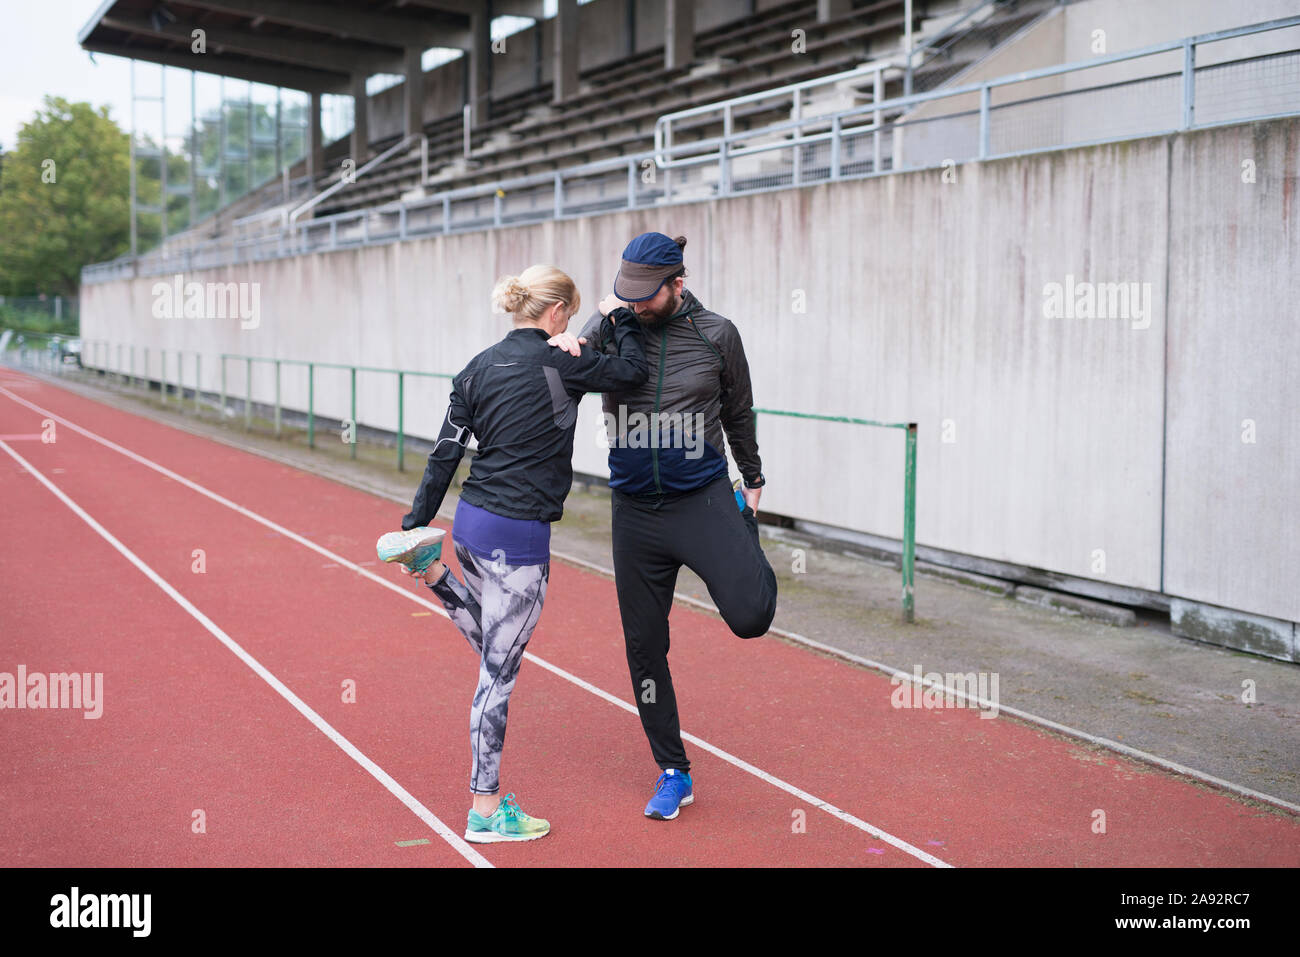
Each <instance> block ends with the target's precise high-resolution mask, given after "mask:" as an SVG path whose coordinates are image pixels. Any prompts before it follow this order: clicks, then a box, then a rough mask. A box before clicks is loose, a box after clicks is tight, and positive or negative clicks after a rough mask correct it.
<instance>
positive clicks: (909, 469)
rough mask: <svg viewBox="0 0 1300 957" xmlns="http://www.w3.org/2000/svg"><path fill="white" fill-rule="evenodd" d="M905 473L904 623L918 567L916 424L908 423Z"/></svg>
mask: <svg viewBox="0 0 1300 957" xmlns="http://www.w3.org/2000/svg"><path fill="white" fill-rule="evenodd" d="M903 467H904V473H903V621H909V622H910V621H912V620H913V618H914V609H913V604H912V576H913V572H914V571H915V566H916V423H915V422H909V423H907V457H906V463H905V464H904V466H903Z"/></svg>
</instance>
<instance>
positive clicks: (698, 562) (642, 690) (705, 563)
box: [613, 476, 776, 771]
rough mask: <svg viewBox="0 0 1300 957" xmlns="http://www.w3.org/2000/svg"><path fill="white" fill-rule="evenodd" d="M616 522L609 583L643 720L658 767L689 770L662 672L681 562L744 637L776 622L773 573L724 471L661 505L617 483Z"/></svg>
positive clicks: (747, 512)
mask: <svg viewBox="0 0 1300 957" xmlns="http://www.w3.org/2000/svg"><path fill="white" fill-rule="evenodd" d="M613 526H614V528H613V532H614V584H615V587H616V588H617V590H618V608H619V613H620V615H621V616H622V619H623V640H624V643H625V644H626V646H627V667H628V671H629V673H630V674H631V678H632V692H633V694H634V695H635V697H636V703H637V708H638V710H639V711H640V713H641V726H642V727H643V728H644V729H645V734H646V737H647V738H648V739H649V740H650V750H651V752H652V753H653V755H654V759H655V763H656V764H658V765H659V767H660V768H662V769H664V770H667V769H668V768H678V769H680V770H683V771H689V770H690V761H688V760H687V759H686V751H685V749H684V748H683V747H682V736H681V723H680V721H679V720H678V716H677V698H676V696H675V695H674V693H673V680H672V676H671V675H670V674H669V671H668V611H669V609H670V608H671V607H672V603H673V589H674V587H675V586H676V584H677V571H678V569H680V568H681V567H682V566H683V565H685V566H686V567H687V568H689V569H691V571H693V572H695V574H697V575H699V576H700V578H701V579H703V581H704V583H705V585H707V586H708V589H709V596H710V597H711V598H712V599H713V603H714V604H715V605H717V606H718V611H720V612H721V613H722V617H723V620H725V621H726V623H727V625H728V627H730V628H731V630H732V631H733V632H735V633H736V634H737V635H738V636H739V637H741V638H757V637H759V636H760V635H763V634H765V633H766V632H767V629H768V627H769V626H770V625H771V624H772V616H773V615H775V614H776V574H775V573H774V572H773V571H772V566H771V565H770V564H769V563H768V561H767V556H765V555H764V554H763V549H762V547H761V546H760V545H759V539H758V521H757V519H755V518H754V513H753V512H752V511H751V510H750V509H749V508H748V507H746V508H745V510H744V511H743V512H741V511H740V510H738V509H737V508H736V499H735V495H734V493H733V492H732V490H731V485H730V483H729V482H728V481H727V478H726V476H722V477H719V478H718V479H717V480H716V481H714V482H711V483H710V484H709V485H706V486H705V487H704V488H702V489H699V490H698V491H695V492H689V493H686V494H685V495H678V496H674V497H666V498H664V499H663V500H662V501H659V502H658V503H657V505H656V503H655V502H645V501H642V500H639V499H634V498H631V497H630V496H627V495H624V494H622V493H621V492H617V491H615V492H613Z"/></svg>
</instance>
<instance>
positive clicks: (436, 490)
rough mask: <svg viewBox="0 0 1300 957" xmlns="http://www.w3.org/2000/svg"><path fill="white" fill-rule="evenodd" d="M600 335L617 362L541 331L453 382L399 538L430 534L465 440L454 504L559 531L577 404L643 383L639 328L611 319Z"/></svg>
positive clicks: (626, 313) (519, 333)
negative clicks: (573, 350)
mask: <svg viewBox="0 0 1300 957" xmlns="http://www.w3.org/2000/svg"><path fill="white" fill-rule="evenodd" d="M612 316H613V318H614V319H615V320H617V321H616V322H614V321H611V320H609V319H606V320H605V322H604V323H603V329H602V334H603V336H604V337H605V339H606V340H607V341H609V342H611V343H612V344H613V346H612V348H614V349H616V350H617V352H616V354H605V353H603V352H598V351H596V350H594V349H592V348H591V347H590V346H584V347H583V349H582V355H581V356H572V355H570V354H569V353H567V352H565V351H564V350H563V349H557V348H555V347H553V346H548V345H547V344H546V340H547V338H548V337H547V334H546V333H545V332H544V331H542V330H541V329H536V328H532V327H524V328H520V329H514V330H512V331H511V332H510V333H509V334H508V335H507V336H506V337H505V338H504V339H502V340H501V341H500V342H498V343H497V344H496V345H494V346H492V347H491V348H488V349H485V350H484V351H482V352H480V353H479V354H478V355H477V356H475V357H474V358H473V360H472V361H471V362H470V363H469V365H467V366H466V367H465V368H464V370H463V371H462V372H461V373H460V374H459V375H457V376H456V377H455V378H454V379H453V380H452V390H451V404H450V406H449V407H448V409H447V415H446V417H445V418H444V419H443V425H442V431H441V432H440V433H439V435H438V440H437V442H436V443H435V445H434V447H433V451H432V452H430V453H429V461H428V464H427V465H426V466H425V469H424V479H423V480H422V481H421V482H420V488H419V490H418V491H417V492H416V493H415V501H414V503H413V504H412V506H411V511H410V512H409V513H408V514H407V515H406V517H405V518H403V519H402V528H404V529H409V528H417V527H419V526H422V525H428V524H429V523H430V522H431V521H433V518H434V516H435V515H437V514H438V509H439V507H440V506H441V505H442V500H443V497H444V496H445V495H446V494H447V488H448V487H449V486H450V485H451V479H452V476H453V475H455V473H456V468H457V466H459V464H460V459H461V456H462V455H463V454H464V451H465V446H466V444H467V443H468V442H469V437H470V435H473V436H474V437H475V438H476V439H478V454H477V455H476V456H475V457H474V461H473V463H472V464H471V465H470V470H469V478H467V479H466V480H465V485H464V487H463V488H462V489H461V493H460V497H461V498H462V499H464V500H465V501H466V502H469V503H470V504H471V505H477V506H479V507H480V508H484V509H487V510H488V511H489V512H493V513H495V514H497V515H504V516H505V517H507V518H525V519H535V520H537V521H542V522H554V521H557V520H558V519H559V518H560V516H561V515H562V514H563V513H564V499H565V496H567V495H568V494H569V488H570V486H571V485H572V484H573V431H574V427H575V426H576V424H577V418H578V400H579V399H581V398H582V397H583V396H584V395H585V394H586V393H588V392H598V391H603V390H606V389H615V390H622V389H631V388H635V387H636V386H638V385H640V384H641V383H643V382H644V381H645V380H646V376H647V375H648V374H649V372H648V367H647V365H646V360H645V349H644V344H643V338H642V332H641V324H640V323H639V322H637V321H636V317H635V316H634V315H633V313H632V312H631V311H630V310H627V309H616V310H615V311H614V312H613V313H612Z"/></svg>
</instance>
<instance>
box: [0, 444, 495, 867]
mask: <svg viewBox="0 0 1300 957" xmlns="http://www.w3.org/2000/svg"><path fill="white" fill-rule="evenodd" d="M0 449H2V450H4V451H5V452H7V453H8V454H9V455H10V456H12V457H13V459H14V460H15V461H17V462H18V464H19V465H21V466H22V467H23V468H24V469H26V470H27V471H28V472H30V473H31V474H32V475H33V476H34V477H35V478H36V479H37V481H39V482H40V483H41V484H42V485H44V486H45V487H46V488H47V489H49V490H50V492H52V493H53V494H54V495H55V497H57V498H58V499H59V500H60V501H61V502H63V504H64V505H66V506H68V508H70V509H71V510H72V512H73V514H75V515H76V516H77V517H78V518H80V519H81V520H82V521H83V522H85V523H86V524H87V525H89V526H90V527H91V528H92V529H94V530H95V532H97V533H98V534H99V535H100V537H102V538H103V539H104V540H105V541H106V542H108V543H109V544H110V545H112V546H113V547H114V548H115V549H117V550H118V551H119V552H121V554H122V555H123V556H124V557H125V558H126V559H127V561H129V562H130V563H131V564H132V565H134V566H135V567H136V568H138V569H140V571H141V572H143V573H144V575H145V577H146V578H148V579H149V580H150V581H152V582H153V583H154V584H155V585H157V586H158V587H159V588H161V589H162V590H163V591H164V592H165V593H166V594H167V595H168V597H170V598H171V599H172V601H174V602H176V604H178V605H180V606H181V607H182V608H183V609H185V611H187V612H188V613H189V614H190V615H191V616H192V617H193V618H194V619H195V620H196V621H197V622H198V623H199V624H200V625H202V626H203V627H204V628H206V629H207V630H208V632H209V633H211V634H212V636H213V637H214V638H216V639H217V640H218V641H220V642H221V643H222V644H223V645H225V646H226V647H227V648H229V649H230V650H231V651H232V652H234V654H235V656H236V657H237V658H239V660H240V661H242V662H243V663H244V664H246V665H248V667H249V668H251V669H253V671H254V673H256V674H257V676H258V677H259V678H261V679H262V680H263V681H265V682H266V683H267V684H268V685H270V686H271V687H272V688H274V689H275V691H276V693H278V694H279V695H280V697H282V698H284V700H285V701H287V702H289V704H291V705H293V706H294V708H296V709H297V711H298V713H299V714H301V715H302V716H303V717H304V718H306V719H307V720H308V721H310V722H311V723H312V724H314V725H315V726H316V729H317V730H318V731H320V732H321V733H322V734H324V735H325V736H326V737H327V738H329V739H330V740H331V741H333V742H334V743H335V744H336V745H338V746H339V748H340V749H341V750H342V751H343V753H345V754H346V755H347V756H348V757H350V758H351V759H352V760H353V761H355V762H357V764H359V765H361V766H362V767H363V768H365V769H366V771H367V772H369V773H370V776H371V777H373V778H374V779H375V780H376V781H378V782H379V783H380V784H382V785H383V786H384V787H385V788H387V789H388V791H389V793H390V794H392V795H393V796H394V797H395V798H397V799H398V800H399V801H401V802H402V803H403V804H405V805H406V806H407V807H408V808H410V810H411V811H413V812H414V813H415V816H416V817H418V818H419V819H420V820H422V821H424V823H425V824H427V825H429V827H431V828H433V830H434V831H436V832H437V834H438V836H439V837H441V838H442V839H443V840H444V841H446V842H447V843H448V844H450V845H451V846H452V847H453V848H454V849H455V850H456V852H457V853H458V854H460V855H461V857H463V858H465V860H467V861H469V862H470V863H471V864H473V865H474V866H475V867H491V866H492V865H491V863H489V862H488V860H487V859H486V858H485V857H483V855H481V854H479V852H478V851H476V850H474V848H472V847H470V846H469V844H467V843H466V842H465V841H464V839H462V838H461V836H460V835H459V834H456V833H455V832H454V831H452V830H451V828H449V827H447V825H446V824H443V823H442V821H441V820H439V819H438V817H437V815H435V814H434V813H433V812H432V811H430V810H429V809H428V808H427V807H425V806H424V805H423V804H421V803H420V802H419V801H418V800H416V799H415V797H414V796H413V795H412V794H411V793H410V792H409V791H407V790H406V788H404V787H402V786H401V785H400V784H398V783H397V782H396V781H394V780H393V778H392V777H391V776H390V775H389V774H388V772H387V771H385V770H384V769H383V768H381V767H380V766H379V765H377V764H375V762H374V761H371V760H370V759H369V758H368V757H366V756H365V755H364V754H362V753H361V751H360V750H358V749H357V747H356V745H354V744H353V743H352V742H351V741H349V740H348V739H347V738H345V737H343V735H342V734H340V733H339V732H338V731H337V730H335V728H334V726H333V725H331V724H330V723H329V722H328V721H326V720H325V719H324V718H322V717H321V716H320V715H318V714H317V713H316V712H315V711H313V710H312V708H311V706H310V705H308V704H307V703H306V702H305V701H303V700H302V699H301V698H299V697H298V696H297V695H296V694H294V693H293V692H292V691H290V690H289V688H288V687H287V686H286V685H285V684H284V682H282V681H281V680H280V679H279V678H277V677H276V676H275V675H273V674H271V672H270V671H268V670H267V669H266V668H265V666H263V665H262V663H261V662H260V661H258V660H257V659H256V658H254V657H253V656H252V655H250V654H249V653H248V652H247V651H245V650H244V649H243V648H242V647H240V645H239V643H238V642H236V641H235V640H234V639H233V638H231V637H230V636H229V635H227V634H226V633H225V632H224V631H222V630H221V629H220V628H218V627H217V626H216V624H214V623H213V621H212V619H210V618H208V616H207V615H205V614H203V612H201V611H199V610H198V609H197V608H195V607H194V605H193V604H192V603H191V602H190V601H189V599H187V598H186V597H185V596H184V595H182V594H181V593H180V592H178V591H177V590H176V589H175V588H173V587H172V586H171V585H169V584H168V583H167V582H166V581H164V580H163V579H162V577H161V576H160V575H159V574H158V573H157V572H155V571H154V570H153V569H152V568H150V567H149V566H148V565H146V564H145V563H144V562H143V561H142V560H141V559H140V558H139V557H138V556H137V555H136V554H135V552H133V551H131V550H130V549H129V548H127V547H126V546H125V545H123V544H122V543H121V542H119V541H118V540H117V539H116V538H114V537H113V534H112V533H111V532H109V531H108V529H106V528H104V526H103V525H100V524H99V522H97V521H95V520H94V519H93V518H91V517H90V515H89V514H87V513H86V511H85V509H83V508H82V507H81V506H80V505H78V504H77V503H76V502H74V501H73V500H72V499H70V498H69V497H68V496H67V495H65V494H64V492H63V490H62V489H60V488H59V487H58V486H57V485H55V484H54V483H53V482H51V481H50V480H49V479H47V478H46V477H45V476H44V475H42V474H41V473H40V472H39V471H38V470H37V469H36V467H35V466H33V465H32V464H31V463H29V462H28V461H27V460H26V459H24V458H23V457H22V456H21V455H19V454H18V453H17V452H15V451H14V450H13V449H12V448H10V447H9V444H8V443H7V442H4V441H3V440H0Z"/></svg>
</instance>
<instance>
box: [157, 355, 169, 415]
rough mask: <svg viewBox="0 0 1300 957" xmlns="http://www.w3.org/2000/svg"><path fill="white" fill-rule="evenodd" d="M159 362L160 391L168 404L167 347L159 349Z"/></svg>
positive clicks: (164, 401) (163, 399) (163, 400)
mask: <svg viewBox="0 0 1300 957" xmlns="http://www.w3.org/2000/svg"><path fill="white" fill-rule="evenodd" d="M158 362H159V363H160V368H159V369H158V392H159V394H160V396H161V398H162V402H163V404H164V405H166V404H167V350H166V349H159V350H158Z"/></svg>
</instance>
